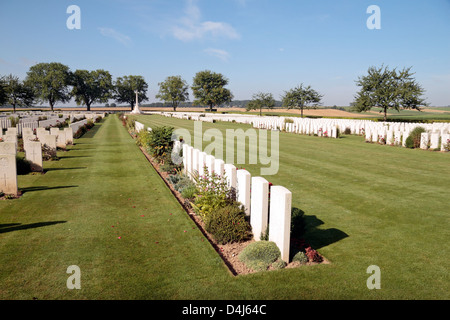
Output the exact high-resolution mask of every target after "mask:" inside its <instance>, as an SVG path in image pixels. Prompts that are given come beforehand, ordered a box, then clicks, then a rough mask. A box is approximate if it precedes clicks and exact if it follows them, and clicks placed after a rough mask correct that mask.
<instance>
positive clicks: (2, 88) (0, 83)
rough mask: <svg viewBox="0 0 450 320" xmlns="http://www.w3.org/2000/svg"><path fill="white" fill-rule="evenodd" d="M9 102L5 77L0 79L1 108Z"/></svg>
mask: <svg viewBox="0 0 450 320" xmlns="http://www.w3.org/2000/svg"><path fill="white" fill-rule="evenodd" d="M7 101H8V96H7V95H6V83H5V80H4V77H0V106H2V105H4V104H5V103H6V102H7Z"/></svg>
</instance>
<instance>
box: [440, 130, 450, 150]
mask: <svg viewBox="0 0 450 320" xmlns="http://www.w3.org/2000/svg"><path fill="white" fill-rule="evenodd" d="M449 148H450V134H448V133H444V134H443V135H441V151H448V150H449Z"/></svg>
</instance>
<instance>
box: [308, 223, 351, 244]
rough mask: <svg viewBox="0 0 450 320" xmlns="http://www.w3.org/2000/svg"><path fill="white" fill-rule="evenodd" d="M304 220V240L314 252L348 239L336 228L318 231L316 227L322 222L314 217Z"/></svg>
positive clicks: (346, 235)
mask: <svg viewBox="0 0 450 320" xmlns="http://www.w3.org/2000/svg"><path fill="white" fill-rule="evenodd" d="M304 219H305V223H306V234H305V239H306V240H307V241H308V243H309V244H310V245H311V247H313V248H314V249H316V250H317V249H320V248H323V247H326V246H328V245H330V244H333V243H335V242H338V241H340V240H342V239H344V238H347V237H348V234H346V233H345V232H343V231H341V230H339V229H336V228H330V229H319V228H318V227H319V226H320V225H322V224H324V222H323V221H322V220H320V219H318V218H317V217H316V216H314V215H312V216H305V217H304Z"/></svg>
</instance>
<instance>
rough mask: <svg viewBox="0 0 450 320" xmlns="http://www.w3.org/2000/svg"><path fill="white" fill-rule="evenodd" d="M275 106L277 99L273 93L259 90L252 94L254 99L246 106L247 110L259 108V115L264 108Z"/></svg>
mask: <svg viewBox="0 0 450 320" xmlns="http://www.w3.org/2000/svg"><path fill="white" fill-rule="evenodd" d="M274 107H275V99H274V98H273V96H272V94H271V93H263V92H258V93H256V94H254V95H253V96H252V100H250V101H249V103H248V104H247V106H246V110H247V111H250V110H259V115H260V116H262V109H263V108H267V109H273V108H274Z"/></svg>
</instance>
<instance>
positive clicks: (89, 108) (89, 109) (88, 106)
mask: <svg viewBox="0 0 450 320" xmlns="http://www.w3.org/2000/svg"><path fill="white" fill-rule="evenodd" d="M86 111H91V104H90V103H86Z"/></svg>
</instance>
